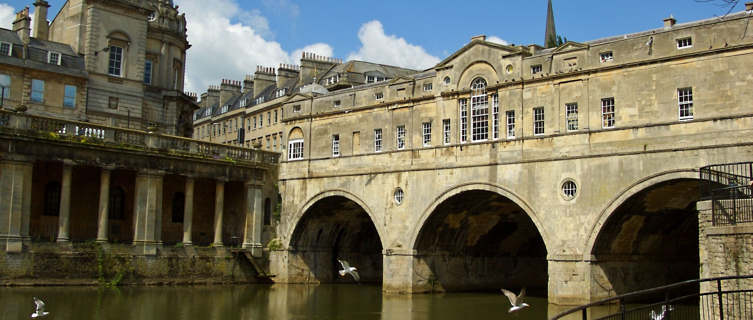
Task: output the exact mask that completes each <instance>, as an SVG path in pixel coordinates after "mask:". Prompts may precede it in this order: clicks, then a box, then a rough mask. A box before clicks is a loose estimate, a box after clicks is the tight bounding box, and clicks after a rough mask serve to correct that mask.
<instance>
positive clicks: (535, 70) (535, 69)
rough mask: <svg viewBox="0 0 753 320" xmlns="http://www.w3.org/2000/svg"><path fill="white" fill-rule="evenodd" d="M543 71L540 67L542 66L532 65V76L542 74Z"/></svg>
mask: <svg viewBox="0 0 753 320" xmlns="http://www.w3.org/2000/svg"><path fill="white" fill-rule="evenodd" d="M541 70H542V68H541V65H540V64H536V65H532V66H531V74H532V75H533V74H538V73H541Z"/></svg>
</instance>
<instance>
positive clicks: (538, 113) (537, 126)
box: [533, 107, 544, 135]
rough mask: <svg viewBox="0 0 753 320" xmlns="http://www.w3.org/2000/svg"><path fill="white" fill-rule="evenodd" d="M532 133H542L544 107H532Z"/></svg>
mask: <svg viewBox="0 0 753 320" xmlns="http://www.w3.org/2000/svg"><path fill="white" fill-rule="evenodd" d="M533 134H534V135H541V134H544V107H538V108H533Z"/></svg>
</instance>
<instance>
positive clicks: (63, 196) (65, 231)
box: [57, 161, 73, 243]
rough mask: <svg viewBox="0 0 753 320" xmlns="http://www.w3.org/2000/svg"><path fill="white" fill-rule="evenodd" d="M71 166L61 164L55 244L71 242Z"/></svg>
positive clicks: (64, 163) (69, 163)
mask: <svg viewBox="0 0 753 320" xmlns="http://www.w3.org/2000/svg"><path fill="white" fill-rule="evenodd" d="M72 173H73V164H72V163H71V162H68V161H64V162H63V179H62V181H61V183H60V213H59V214H58V237H57V242H63V243H65V242H70V241H71V236H70V232H71V176H72Z"/></svg>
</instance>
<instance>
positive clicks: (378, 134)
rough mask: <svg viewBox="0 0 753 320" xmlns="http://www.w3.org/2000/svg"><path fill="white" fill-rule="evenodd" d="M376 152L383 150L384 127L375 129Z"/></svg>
mask: <svg viewBox="0 0 753 320" xmlns="http://www.w3.org/2000/svg"><path fill="white" fill-rule="evenodd" d="M374 152H382V129H381V128H379V129H374Z"/></svg>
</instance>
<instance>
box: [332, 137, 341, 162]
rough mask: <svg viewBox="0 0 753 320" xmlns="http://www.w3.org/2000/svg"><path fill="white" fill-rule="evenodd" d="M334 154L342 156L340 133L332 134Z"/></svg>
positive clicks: (334, 155)
mask: <svg viewBox="0 0 753 320" xmlns="http://www.w3.org/2000/svg"><path fill="white" fill-rule="evenodd" d="M332 156H333V157H339V156H340V135H339V134H333V135H332Z"/></svg>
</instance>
